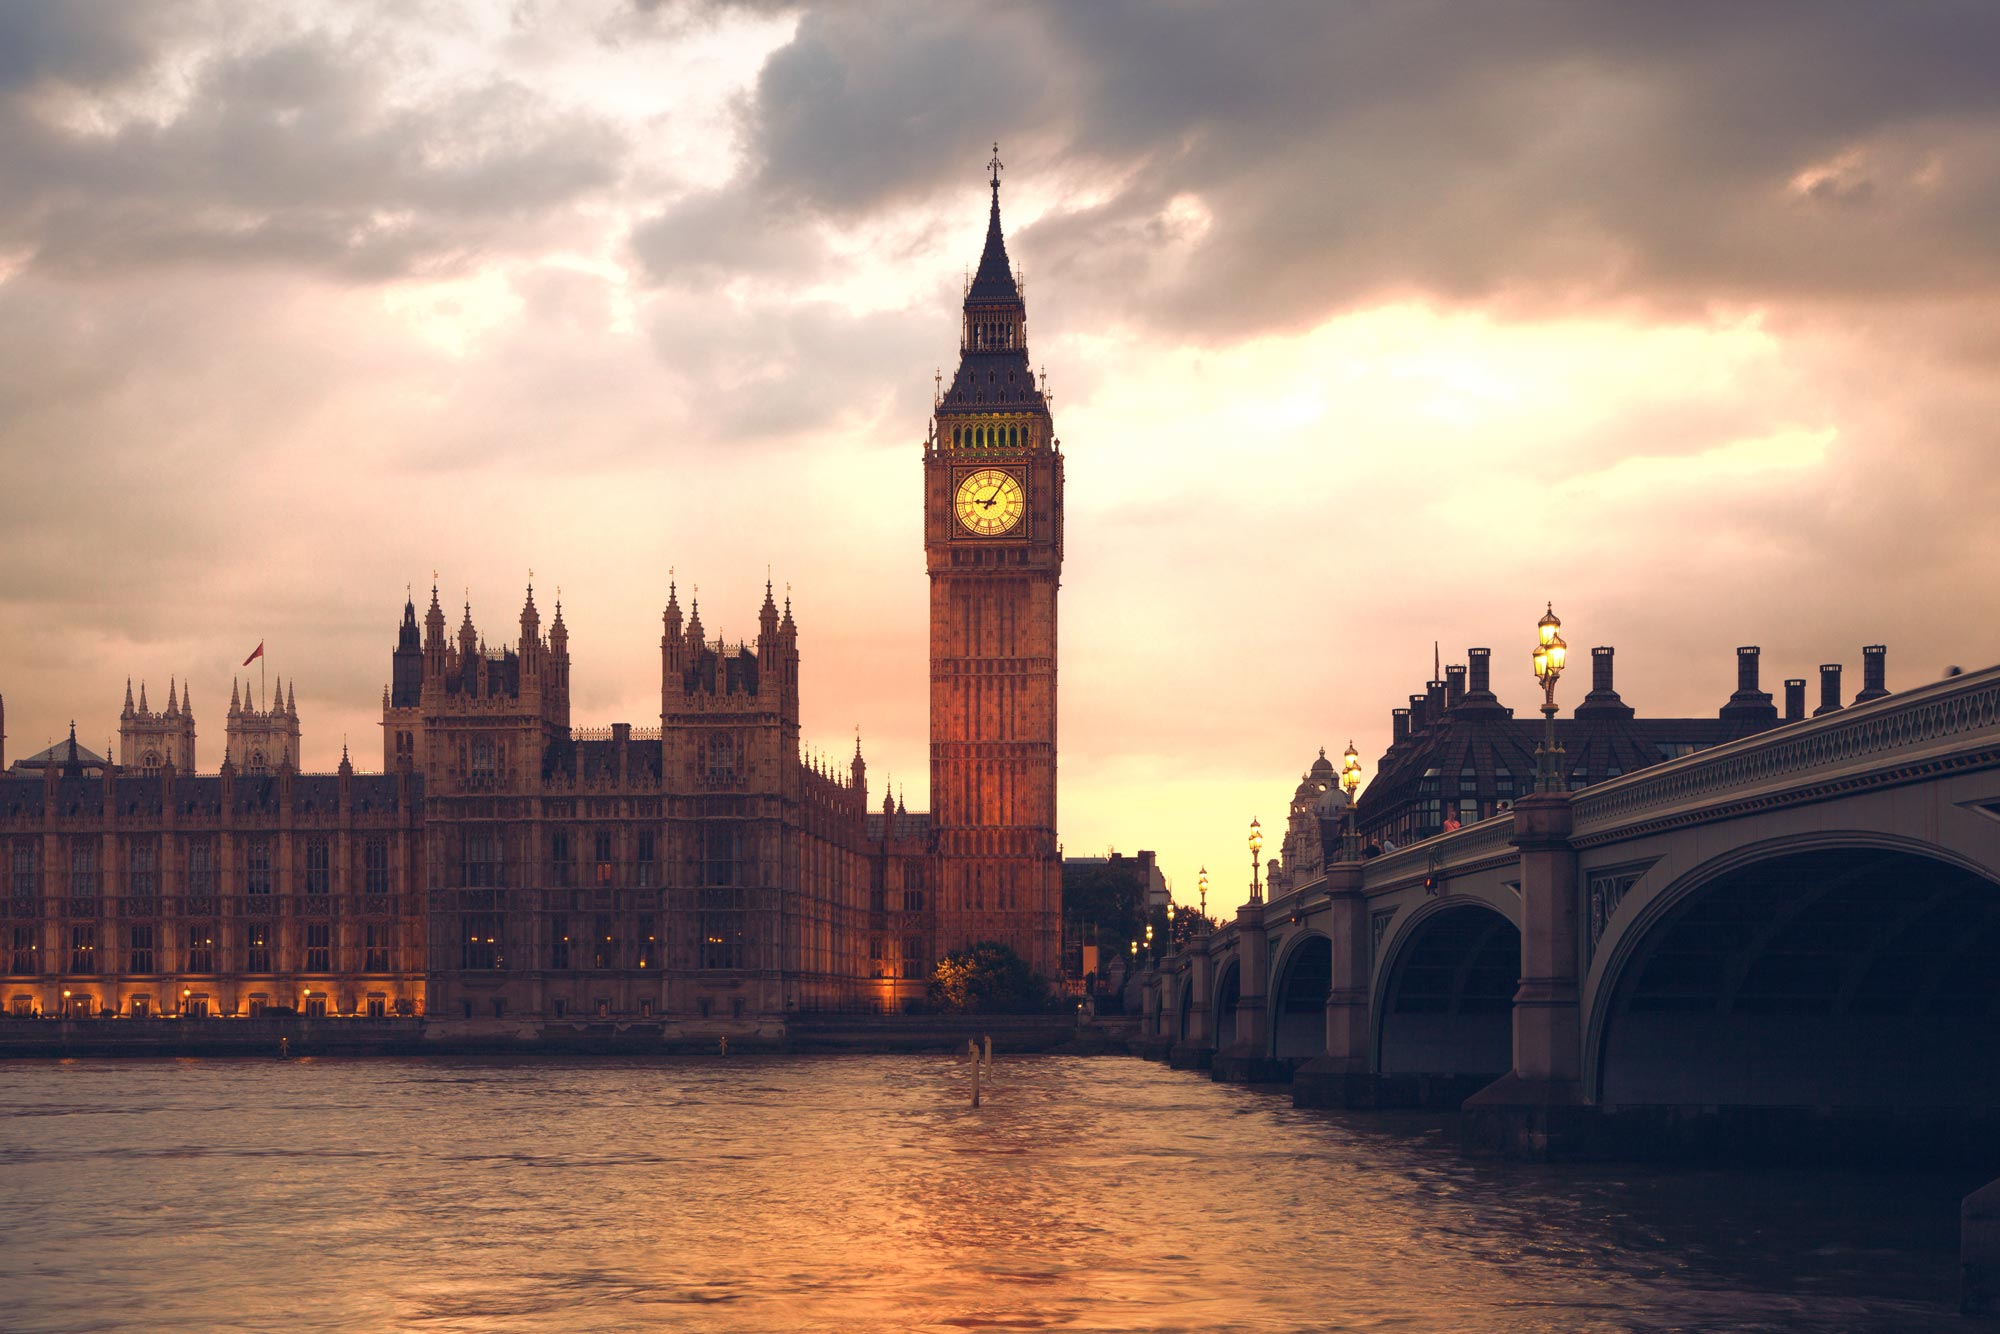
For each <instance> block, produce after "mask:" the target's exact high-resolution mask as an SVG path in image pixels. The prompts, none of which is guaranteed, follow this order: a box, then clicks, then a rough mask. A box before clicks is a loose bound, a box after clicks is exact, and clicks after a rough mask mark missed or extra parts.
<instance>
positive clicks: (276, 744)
mask: <svg viewBox="0 0 2000 1334" xmlns="http://www.w3.org/2000/svg"><path fill="white" fill-rule="evenodd" d="M223 754H224V755H225V756H227V757H228V760H229V763H230V764H231V765H233V766H234V767H235V769H236V771H237V772H238V773H245V774H274V773H277V772H278V771H279V770H280V769H297V768H298V767H299V763H300V757H301V755H302V754H303V752H302V751H301V750H300V749H299V700H298V686H297V684H296V683H294V685H293V687H292V689H291V691H290V692H289V693H288V692H287V691H286V689H285V683H284V682H283V681H282V680H280V681H279V682H278V684H277V687H276V688H275V689H274V690H273V691H272V692H271V697H270V703H269V705H268V706H260V705H259V703H258V700H257V697H256V696H255V695H254V694H252V693H251V691H250V685H249V682H247V681H246V682H244V684H243V688H242V691H241V696H240V698H239V695H238V690H237V685H236V682H235V681H231V682H230V683H229V713H228V716H227V718H226V719H225V720H224V725H223ZM189 767H190V769H192V766H189Z"/></svg>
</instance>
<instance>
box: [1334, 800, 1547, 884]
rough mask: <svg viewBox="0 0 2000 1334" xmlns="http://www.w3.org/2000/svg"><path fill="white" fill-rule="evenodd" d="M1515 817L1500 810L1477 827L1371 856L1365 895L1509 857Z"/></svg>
mask: <svg viewBox="0 0 2000 1334" xmlns="http://www.w3.org/2000/svg"><path fill="white" fill-rule="evenodd" d="M1513 846H1514V817H1513V815H1512V814H1511V813H1509V812H1506V811H1502V812H1501V813H1500V814H1498V815H1491V816H1488V817H1487V818H1486V819H1484V820H1481V821H1479V822H1478V823H1477V824H1469V825H1466V826H1465V827H1464V828H1463V829H1458V830H1454V831H1453V832H1451V833H1449V834H1438V835H1436V836H1434V837H1432V838H1427V839H1424V840H1423V841H1422V842H1420V843H1412V844H1410V845H1409V846H1408V847H1404V848H1397V849H1396V850H1395V851H1394V852H1385V853H1383V854H1382V855H1381V856H1380V857H1371V858H1370V859H1369V860H1368V862H1367V864H1366V866H1365V869H1364V870H1363V871H1362V873H1361V884H1362V888H1363V890H1364V891H1365V892H1367V893H1370V894H1376V893H1381V892H1382V891H1384V890H1387V889H1390V888H1393V887H1395V886H1398V885H1403V884H1407V883H1409V882H1410V881H1412V880H1421V879H1423V878H1424V877H1425V876H1435V875H1441V874H1448V873H1451V872H1453V871H1458V870H1462V869H1463V868H1465V867H1467V866H1471V865H1473V864H1475V863H1478V862H1483V861H1486V860H1487V859H1489V858H1492V857H1495V856H1512V855H1513Z"/></svg>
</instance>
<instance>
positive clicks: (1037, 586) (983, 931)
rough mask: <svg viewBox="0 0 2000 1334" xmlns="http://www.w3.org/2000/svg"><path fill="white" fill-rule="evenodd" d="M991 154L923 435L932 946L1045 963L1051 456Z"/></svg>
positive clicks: (1055, 552) (1056, 530) (1049, 965)
mask: <svg viewBox="0 0 2000 1334" xmlns="http://www.w3.org/2000/svg"><path fill="white" fill-rule="evenodd" d="M989 165H990V167H991V169H992V174H993V175H992V187H993V200H992V208H991V211H990V213H989V215H988V219H987V228H986V245H985V250H984V252H983V253H982V254H981V255H980V257H979V268H978V270H977V272H975V273H974V275H973V278H972V281H971V283H970V284H969V285H968V286H967V288H966V293H965V307H964V322H963V325H962V330H961V334H960V338H959V363H958V370H957V373H956V374H955V375H953V377H952V380H951V385H950V387H949V388H947V389H945V390H944V392H943V393H942V394H941V396H940V397H939V399H938V402H937V407H936V414H935V418H934V421H933V423H932V429H931V435H930V439H929V440H928V441H926V442H925V447H924V551H925V557H926V566H927V568H928V570H929V573H930V580H931V636H930V642H931V652H930V658H931V817H932V831H933V838H934V842H933V847H934V857H935V878H934V883H935V894H934V902H935V906H936V925H937V931H938V937H939V938H938V941H937V945H938V948H939V949H940V950H941V951H949V950H952V949H955V948H957V947H959V946H962V945H966V944H970V943H973V942H975V941H981V940H997V941H1001V942H1003V943H1005V944H1008V945H1010V946H1012V947H1013V948H1014V950H1015V951H1016V952H1017V953H1019V954H1020V955H1021V957H1022V958H1024V959H1026V960H1027V961H1028V962H1029V964H1030V965H1031V966H1032V967H1034V968H1035V969H1036V970H1038V971H1040V972H1042V973H1045V974H1049V975H1054V974H1055V972H1056V971H1057V970H1058V968H1059V967H1060V946H1061V940H1060V923H1061V894H1062V865H1061V858H1060V855H1059V852H1058V848H1057V843H1056V589H1057V585H1058V583H1059V580H1060V576H1061V572H1062V550H1063V530H1062V524H1063V460H1062V453H1061V451H1060V449H1059V447H1058V442H1057V440H1056V438H1055V423H1054V420H1053V418H1052V417H1051V416H1050V413H1049V407H1048V402H1047V400H1046V399H1045V398H1044V397H1043V395H1042V392H1041V389H1040V388H1039V386H1038V385H1037V384H1036V380H1035V375H1034V371H1033V369H1032V368H1031V367H1030V365H1029V361H1028V344H1027V307H1026V304H1025V303H1024V301H1023V299H1022V296H1021V288H1020V283H1019V280H1018V279H1017V278H1016V276H1015V274H1014V272H1013V270H1012V268H1011V266H1010V265H1009V263H1008V259H1007V245H1006V240H1005V237H1004V235H1003V234H1002V231H1001V227H1000V175H999V171H1000V162H999V154H998V153H997V151H996V153H995V155H994V160H993V162H992V163H991V164H989Z"/></svg>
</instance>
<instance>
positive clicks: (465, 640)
mask: <svg viewBox="0 0 2000 1334" xmlns="http://www.w3.org/2000/svg"><path fill="white" fill-rule="evenodd" d="M458 651H459V655H460V656H461V657H466V658H469V657H471V656H472V655H473V654H474V653H477V652H478V651H479V631H477V630H475V629H473V627H472V599H471V598H467V599H466V600H465V619H464V620H462V621H460V622H459V623H458Z"/></svg>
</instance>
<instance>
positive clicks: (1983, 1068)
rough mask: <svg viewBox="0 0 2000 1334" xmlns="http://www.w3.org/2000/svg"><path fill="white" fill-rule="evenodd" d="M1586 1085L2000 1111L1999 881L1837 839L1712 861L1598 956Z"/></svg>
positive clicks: (1649, 1101) (1928, 848)
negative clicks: (1997, 1051)
mask: <svg viewBox="0 0 2000 1334" xmlns="http://www.w3.org/2000/svg"><path fill="white" fill-rule="evenodd" d="M1599 957H1600V960H1601V962H1600V963H1599V965H1598V966H1597V967H1596V968H1595V969H1594V970H1593V973H1594V976H1593V979H1592V983H1593V985H1592V986H1591V987H1590V990H1589V995H1588V997H1587V1002H1588V1004H1589V1011H1588V1017H1587V1030H1586V1038H1585V1043H1584V1057H1585V1070H1584V1079H1585V1087H1586V1089H1588V1090H1589V1091H1590V1094H1591V1096H1592V1098H1593V1100H1595V1101H1596V1102H1598V1103H1600V1104H1601V1105H1604V1106H1607V1107H1619V1106H1641V1105H1680V1106H1688V1105H1699V1106H1764V1107H1772V1106H1791V1107H1801V1106H1803V1107H1828V1108H1838V1107H1905V1108H1912V1107H1915V1108H1941V1107H1991V1106H1994V1105H1995V1104H2000V1062H1996V1061H1994V1060H1993V1059H1992V1058H1991V1055H1990V1042H1991V1032H1992V1025H1993V1024H1994V1023H1995V1022H1996V1021H2000V876H1996V875H1995V874H1994V872H1993V871H1992V870H1991V869H1990V868H1987V867H1983V866H1981V865H1979V864H1977V863H1975V862H1972V861H1970V860H1968V859H1966V858H1963V857H1961V856H1959V855H1957V854H1955V853H1953V852H1951V851H1950V850H1948V849H1945V848H1941V847H1938V846H1936V845H1933V844H1929V843H1926V842H1922V841H1920V840H1915V839H1909V838H1901V837H1896V836H1893V835H1886V834H1872V833H1865V832H1859V831H1832V832H1826V833H1820V834H1812V835H1805V836H1800V837H1794V838H1787V839H1778V840H1769V841H1766V842H1762V843H1757V844H1752V845H1748V846H1745V847H1743V848H1739V849H1736V850H1733V851H1731V852H1729V853H1726V854H1723V855H1721V856H1718V857H1715V858H1712V859H1710V860H1709V861H1707V862H1705V863H1703V864H1701V865H1699V866H1697V867H1695V868H1694V869H1692V870H1691V871H1689V872H1688V873H1686V874H1684V875H1682V876H1680V877H1678V878H1676V879H1675V880H1673V881H1672V882H1670V883H1667V884H1665V885H1663V886H1662V887H1661V888H1660V889H1659V890H1657V891H1656V892H1654V893H1653V894H1652V895H1650V896H1649V897H1648V898H1647V899H1646V900H1645V901H1644V902H1643V903H1642V904H1641V905H1640V906H1639V910H1638V911H1637V912H1635V913H1634V914H1633V915H1632V916H1631V918H1630V920H1629V921H1628V922H1627V923H1626V924H1625V925H1624V926H1623V928H1622V929H1621V930H1620V931H1619V932H1618V933H1617V936H1616V939H1612V938H1611V937H1610V936H1609V935H1607V937H1606V939H1605V940H1604V941H1603V942H1602V943H1601V945H1600V948H1599Z"/></svg>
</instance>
